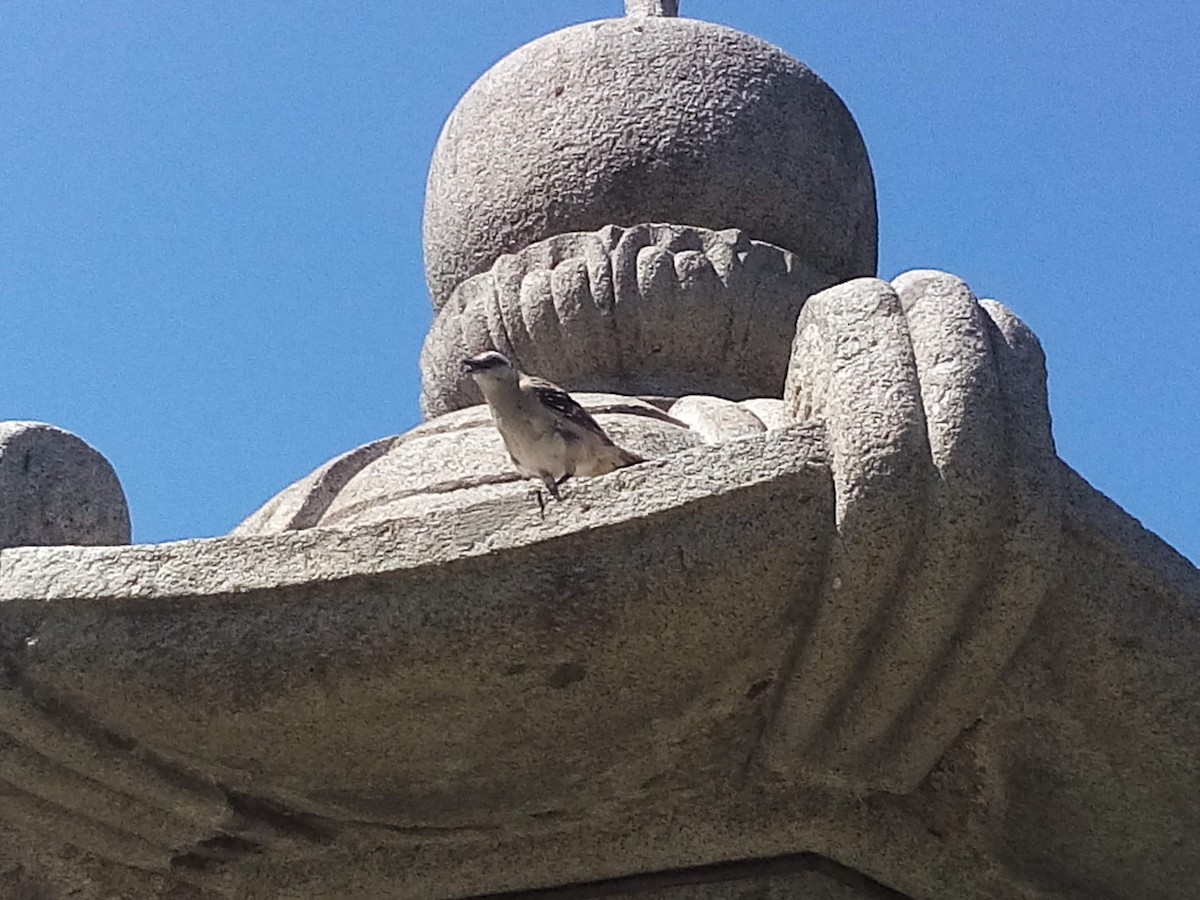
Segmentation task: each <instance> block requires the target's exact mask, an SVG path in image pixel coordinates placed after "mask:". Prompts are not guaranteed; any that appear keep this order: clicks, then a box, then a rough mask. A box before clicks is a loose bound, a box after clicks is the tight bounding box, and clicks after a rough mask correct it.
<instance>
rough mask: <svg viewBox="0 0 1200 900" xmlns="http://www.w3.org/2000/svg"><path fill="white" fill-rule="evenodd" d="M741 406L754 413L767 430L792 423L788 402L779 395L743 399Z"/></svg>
mask: <svg viewBox="0 0 1200 900" xmlns="http://www.w3.org/2000/svg"><path fill="white" fill-rule="evenodd" d="M741 406H742V407H743V408H744V409H748V410H750V412H752V413H754V415H755V416H756V417H757V418H758V421H760V422H762V423H763V426H764V427H765V428H766V429H767V430H770V429H772V428H783V427H784V426H785V425H790V424H792V417H791V415H790V414H789V413H788V409H787V404H786V403H784V402H783V401H782V400H780V399H778V398H777V397H752V398H750V399H749V400H743V401H742V402H741Z"/></svg>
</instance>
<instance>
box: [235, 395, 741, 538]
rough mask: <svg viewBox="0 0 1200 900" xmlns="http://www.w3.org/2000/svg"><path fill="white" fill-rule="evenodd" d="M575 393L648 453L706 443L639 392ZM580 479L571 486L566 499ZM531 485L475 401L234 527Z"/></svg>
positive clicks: (454, 505)
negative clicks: (616, 393)
mask: <svg viewBox="0 0 1200 900" xmlns="http://www.w3.org/2000/svg"><path fill="white" fill-rule="evenodd" d="M576 399H577V400H579V402H580V403H582V404H583V405H584V406H585V407H586V408H587V409H588V410H590V411H591V413H592V414H593V415H594V416H595V417H596V418H597V420H598V421H599V422H600V423H601V424H602V425H603V426H604V428H605V429H606V430H607V431H608V433H609V434H611V435H612V436H613V438H614V439H615V440H617V441H618V442H619V443H620V444H621V445H622V446H627V447H629V448H630V449H632V450H634V451H635V452H637V453H639V454H641V455H642V456H645V457H646V458H647V459H653V458H656V457H660V456H666V455H667V454H670V453H676V452H678V451H680V450H686V449H688V448H689V447H696V446H699V445H700V444H702V443H704V439H703V437H702V435H701V434H700V433H699V432H693V431H691V430H690V429H689V428H688V427H687V425H686V424H685V423H684V422H682V421H680V420H679V419H677V418H674V417H672V416H670V415H668V414H667V413H665V412H663V411H662V410H660V409H658V408H657V407H655V406H653V405H651V404H650V403H647V402H645V401H644V400H639V399H638V398H636V397H623V396H614V395H611V394H585V393H580V394H577V395H576ZM747 415H749V414H748V413H747ZM760 430H761V429H760ZM576 483H578V482H575V483H572V484H570V485H569V486H568V487H567V488H565V491H566V494H567V495H568V496H569V495H570V493H571V492H572V491H573V489H574V486H575V484H576ZM533 490H534V487H533V485H532V483H531V482H529V481H527V480H526V479H524V478H522V477H521V476H520V475H519V474H518V473H517V472H516V470H515V469H514V468H513V466H512V462H511V460H510V459H509V456H508V453H507V451H506V450H505V449H504V445H503V443H502V442H501V440H500V435H499V433H498V432H497V431H496V426H495V425H494V424H493V422H492V417H491V414H490V413H489V412H488V409H487V407H486V406H483V405H479V406H472V407H469V408H467V409H464V410H459V411H457V412H454V413H450V414H448V415H445V416H440V417H438V418H437V419H434V420H433V421H431V422H427V423H425V424H424V425H420V426H418V427H417V428H414V429H413V430H412V431H409V432H408V433H406V434H403V435H400V436H399V437H392V438H386V439H383V440H380V441H375V442H373V443H371V444H367V445H366V446H364V447H360V448H359V449H358V450H354V451H352V452H351V453H348V454H345V455H344V456H341V457H339V458H338V459H336V460H334V461H332V462H330V463H327V464H326V465H325V466H322V467H321V468H320V469H318V470H317V471H316V472H314V473H312V474H311V475H308V476H307V477H305V478H302V479H301V480H300V481H298V482H296V483H295V484H293V485H291V486H290V487H288V488H285V489H284V490H283V491H282V492H280V494H279V495H278V496H276V497H275V498H274V499H272V500H270V501H269V502H268V503H267V504H266V505H265V506H263V507H262V509H260V510H259V511H258V512H256V513H254V514H253V515H251V516H250V517H249V518H248V519H246V520H245V521H244V522H243V523H242V524H241V525H239V526H238V527H237V528H236V529H235V530H234V532H233V533H234V534H240V535H249V534H276V533H279V532H282V531H299V530H301V529H304V528H312V527H314V526H323V527H331V526H333V527H339V528H348V527H351V526H359V525H365V524H373V523H380V522H387V521H389V520H391V519H395V518H400V517H403V516H409V515H415V514H420V513H423V514H435V513H436V514H443V515H444V514H447V513H449V512H452V511H457V512H461V511H462V510H464V509H467V508H469V507H471V506H474V505H477V504H478V503H480V502H481V501H482V500H483V499H485V498H491V499H496V498H500V497H505V496H511V495H513V494H525V495H530V496H531V495H532V492H533ZM531 502H532V501H531Z"/></svg>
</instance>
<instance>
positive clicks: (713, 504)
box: [0, 427, 831, 897]
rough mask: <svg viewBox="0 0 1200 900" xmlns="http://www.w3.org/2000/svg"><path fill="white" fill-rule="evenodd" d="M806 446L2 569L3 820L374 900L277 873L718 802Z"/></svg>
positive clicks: (802, 496)
mask: <svg viewBox="0 0 1200 900" xmlns="http://www.w3.org/2000/svg"><path fill="white" fill-rule="evenodd" d="M814 438H815V434H814V433H813V432H812V430H811V429H806V428H803V427H800V428H793V429H790V430H787V431H781V432H776V433H774V436H773V437H772V438H771V440H770V441H764V439H763V438H762V437H758V438H751V439H748V440H750V441H756V442H757V443H756V444H755V445H754V446H753V447H742V446H740V445H741V444H743V443H744V442H741V441H735V442H730V443H726V444H722V445H720V446H717V447H713V448H708V447H702V448H695V449H692V450H686V451H684V452H681V453H677V454H674V455H673V456H671V457H670V458H668V459H665V460H655V461H652V462H649V463H646V464H643V465H641V466H637V467H634V468H630V469H623V470H620V471H619V472H617V473H614V474H613V475H611V476H607V477H605V478H598V479H590V480H588V481H586V482H581V483H580V485H579V486H578V487H576V489H575V490H574V492H573V495H572V498H571V501H572V502H570V503H566V502H564V503H562V504H554V505H553V506H552V507H551V508H550V510H549V511H548V512H547V514H546V515H545V517H542V516H541V515H539V513H538V511H537V509H536V507H535V506H534V505H533V504H531V503H529V502H528V496H527V494H526V493H525V491H524V490H523V489H522V488H520V487H519V486H517V485H508V486H507V495H506V496H503V497H499V498H487V499H484V500H482V501H481V502H478V503H476V504H475V505H474V506H473V507H470V508H468V509H466V510H464V511H462V513H461V514H460V515H455V516H428V515H422V516H416V517H410V518H406V519H400V520H394V521H391V522H388V523H386V524H381V525H377V526H374V527H372V528H360V529H357V530H355V531H352V532H340V531H336V530H329V529H309V530H306V531H302V532H297V533H292V534H288V535H283V536H278V537H271V538H262V537H238V538H225V539H219V540H210V541H191V542H182V543H178V544H168V545H161V546H153V547H134V548H128V549H124V550H119V551H117V550H101V549H97V548H73V549H71V550H69V551H68V550H59V549H57V548H30V549H28V550H17V551H7V552H5V554H3V556H0V610H3V617H2V618H0V626H2V628H3V631H2V632H0V637H2V639H3V640H2V641H0V647H3V653H4V656H3V663H4V671H5V672H6V673H9V688H8V689H7V690H5V691H3V692H0V728H2V730H3V733H4V735H5V737H4V741H5V747H6V748H7V749H6V752H5V759H6V760H7V761H8V764H9V765H10V766H16V767H17V769H12V770H10V772H9V773H5V774H0V783H4V785H5V788H4V789H5V791H6V793H7V795H8V796H10V797H11V798H13V802H9V803H5V804H3V805H0V822H4V823H7V824H9V825H10V826H16V827H20V828H34V829H37V828H40V829H41V830H42V833H43V834H44V836H45V839H46V840H47V841H49V842H50V843H49V844H48V846H50V847H54V846H55V845H54V844H53V841H55V840H57V841H63V842H69V843H71V844H73V845H75V846H77V847H79V848H80V849H81V850H82V851H84V852H86V853H88V854H90V855H91V856H93V857H95V858H96V859H97V860H100V861H104V860H107V861H108V863H109V864H113V863H115V864H118V865H120V866H122V867H125V868H127V869H132V870H135V871H139V872H142V873H145V875H146V877H147V878H148V879H149V878H164V877H171V878H177V879H181V880H182V881H183V882H185V883H194V884H197V885H199V886H200V887H202V888H203V889H205V890H208V891H210V892H215V893H216V894H218V895H225V896H237V897H252V896H311V897H321V896H327V897H334V896H336V897H347V896H355V897H373V896H380V897H383V896H387V897H392V896H397V893H396V891H397V890H399V891H400V893H399V895H400V896H406V895H411V894H412V892H413V891H414V890H415V891H417V893H422V892H423V891H424V890H425V889H424V888H420V887H419V886H418V885H419V883H420V881H421V879H420V877H417V876H418V872H419V870H420V868H421V867H420V866H418V867H417V869H414V870H413V871H412V872H411V873H410V875H409V876H404V877H402V878H399V879H397V877H396V874H395V873H394V872H392V871H390V870H388V871H381V870H377V869H376V868H375V864H374V863H372V864H371V865H361V866H350V867H348V868H347V867H343V866H340V865H339V866H338V867H337V871H336V872H330V873H329V875H331V876H332V879H330V878H329V877H328V876H321V877H322V878H325V879H326V882H327V883H326V885H325V886H324V887H321V886H320V885H306V886H304V887H296V886H295V885H293V886H291V887H288V886H281V883H280V881H279V879H280V877H281V876H282V877H283V879H284V881H290V880H293V879H295V878H300V879H302V880H306V879H310V878H312V877H314V874H315V873H314V872H313V871H312V870H311V869H309V867H308V866H309V864H310V863H312V862H316V861H318V860H324V862H325V863H328V862H329V861H330V859H331V857H330V856H329V855H328V854H329V853H330V852H333V853H335V854H336V853H341V852H343V851H350V852H353V853H362V852H366V851H365V847H366V844H362V843H360V842H359V838H362V839H364V840H365V841H366V842H367V843H368V844H371V843H374V844H375V846H379V844H378V841H379V840H380V839H383V840H384V841H385V846H387V848H388V857H389V858H390V859H392V860H393V861H396V862H399V860H400V859H402V858H403V857H404V856H405V855H406V854H408V853H410V852H412V850H414V849H417V848H419V846H420V845H421V844H423V843H425V842H427V841H428V840H429V835H439V834H440V835H444V836H446V837H451V838H455V836H457V837H469V836H475V837H478V836H479V835H484V834H501V833H503V834H508V833H513V834H515V833H517V832H520V831H525V830H527V829H528V828H532V829H533V831H534V832H545V831H547V830H549V831H551V832H553V831H557V830H558V829H559V828H560V827H562V826H563V825H564V824H566V823H567V822H572V821H577V816H578V812H577V811H579V810H584V809H593V810H601V809H604V808H606V807H609V806H611V805H612V804H614V803H618V804H619V803H620V802H621V800H620V798H622V797H626V798H630V797H638V796H642V795H644V794H645V793H646V792H647V791H650V792H651V793H657V792H658V791H659V790H661V789H662V788H655V787H654V785H655V784H657V783H660V782H661V784H662V785H663V787H664V788H665V787H666V785H667V782H668V781H669V780H670V779H671V778H673V777H675V774H674V773H677V772H679V771H682V770H686V771H690V772H692V773H694V774H699V773H700V772H702V771H707V772H709V773H710V776H711V777H715V778H718V779H721V780H724V779H725V778H727V777H728V773H730V772H732V771H735V770H736V769H737V768H738V766H739V765H740V763H741V761H742V760H743V759H744V758H745V756H746V754H747V752H748V749H747V741H752V740H753V737H754V735H755V733H756V732H755V726H754V723H755V722H756V720H757V717H758V716H759V715H760V709H759V703H760V700H759V696H760V691H758V690H757V689H756V688H755V686H756V685H757V684H758V683H759V682H760V681H762V680H763V679H764V678H769V674H770V672H771V671H772V669H773V667H774V666H775V665H776V664H777V660H778V658H779V656H780V655H781V654H782V653H783V652H784V650H785V648H786V645H787V643H788V640H789V638H788V628H787V623H788V622H789V621H791V620H792V619H793V618H794V609H795V607H796V605H797V604H798V603H801V602H803V598H804V597H806V596H809V595H811V592H812V591H813V590H815V587H816V584H817V577H818V574H819V571H820V567H821V560H822V559H823V552H822V547H823V542H824V540H825V537H824V535H825V533H826V528H825V523H826V521H827V520H828V516H829V512H830V506H829V503H830V501H831V495H830V483H829V479H828V473H827V471H826V470H825V468H824V467H823V466H822V465H821V463H820V460H819V459H814V458H813V457H812V455H811V454H812V449H813V447H814ZM771 510H774V512H770V511H771ZM746 566H749V567H750V571H753V573H754V579H753V583H750V582H749V581H747V579H746V578H745V575H744V574H743V572H744V567H746ZM447 578H449V580H447ZM97 601H100V602H97ZM697 660H703V665H702V666H699V667H697V665H696V661H697ZM118 736H119V737H118ZM32 767H38V768H37V769H36V770H35V769H34V768H32ZM705 777H709V776H705ZM134 779H136V782H135V781H134ZM39 823H40V824H39ZM572 827H573V826H572ZM347 831H349V832H355V833H356V837H354V838H351V839H350V840H349V841H348V842H346V843H342V842H341V838H340V835H341V834H343V833H344V832H347ZM414 840H415V841H416V843H415V844H414V843H413V841H414ZM452 842H453V841H452ZM435 843H436V844H438V845H440V846H447V845H446V844H445V842H444V841H442V840H437V841H435ZM352 848H353V849H352ZM47 852H50V851H47ZM96 865H97V866H99V865H100V863H97V864H96ZM263 865H265V866H266V867H267V869H269V870H270V872H271V874H270V875H266V874H265V871H266V870H260V869H259V867H260V866H263ZM389 865H390V864H389ZM279 866H282V869H280V868H278V867H279ZM45 869H46V871H48V872H49V875H48V876H47V875H45V873H44V872H43V876H44V877H51V878H53V874H54V871H55V868H54V866H53V865H47V866H45ZM256 871H258V872H259V874H257V875H256V874H255V872H256ZM544 875H545V873H543V877H544ZM413 877H417V880H416V881H413V880H412V878H413ZM256 879H266V881H265V882H260V881H258V880H256ZM343 879H350V880H351V881H352V882H353V884H351V885H349V886H348V885H347V884H345V883H341V880H343ZM265 885H269V886H270V890H269V891H268V890H267V888H266V886H265ZM428 889H429V890H430V891H431V892H432V893H431V894H430V896H446V895H447V894H448V893H456V892H457V890H455V889H453V888H451V887H450V886H449V885H447V884H444V883H443V884H440V885H435V884H433V883H432V882H430V883H429V884H428ZM259 890H262V891H265V893H261V894H258V893H255V892H256V891H259ZM93 896H104V895H103V894H99V895H95V894H93Z"/></svg>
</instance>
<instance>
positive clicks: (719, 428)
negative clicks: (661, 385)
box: [670, 394, 767, 444]
mask: <svg viewBox="0 0 1200 900" xmlns="http://www.w3.org/2000/svg"><path fill="white" fill-rule="evenodd" d="M670 412H671V415H672V416H674V417H675V418H676V419H679V420H680V421H681V422H684V423H686V424H687V426H688V427H689V428H690V429H692V431H694V432H695V433H696V434H698V435H699V436H700V437H701V438H702V439H703V440H704V442H705V443H707V444H715V443H716V442H717V441H724V440H729V439H731V438H736V437H745V436H746V435H751V434H758V433H759V432H761V431H766V430H767V429H766V426H764V425H763V423H762V420H761V419H759V418H758V416H756V415H755V414H754V413H752V412H751V411H750V410H748V409H746V408H745V407H744V406H742V405H741V404H740V403H734V402H733V401H732V400H726V399H724V398H722V397H703V396H696V395H694V394H693V395H690V396H687V397H680V398H679V400H677V401H676V402H675V403H673V404H672V405H671V410H670Z"/></svg>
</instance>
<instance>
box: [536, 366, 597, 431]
mask: <svg viewBox="0 0 1200 900" xmlns="http://www.w3.org/2000/svg"><path fill="white" fill-rule="evenodd" d="M521 380H522V381H523V382H524V385H525V387H527V388H528V389H529V390H531V391H533V393H534V395H535V396H536V397H537V399H538V402H539V403H541V404H542V406H544V407H546V408H547V409H549V410H550V411H552V412H553V413H555V414H556V415H559V416H562V417H563V418H564V419H566V420H567V421H568V422H571V423H573V424H575V425H578V426H579V427H580V428H583V429H585V430H586V431H590V432H592V433H593V434H595V435H596V436H597V437H598V438H600V439H601V440H603V441H604V443H606V444H611V443H612V440H611V439H610V438H609V436H608V435H607V434H605V433H604V429H603V428H601V427H600V423H599V422H597V421H596V420H595V419H593V418H592V414H591V413H589V412H588V411H587V410H586V409H584V408H583V407H582V406H580V405H579V403H578V402H576V400H575V398H574V397H572V396H571V395H570V394H568V393H567V392H566V391H564V390H563V389H562V388H560V387H559V386H558V385H557V384H554V383H553V382H550V381H547V380H546V379H544V378H538V377H537V376H535V375H524V376H522V378H521Z"/></svg>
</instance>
